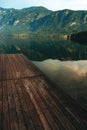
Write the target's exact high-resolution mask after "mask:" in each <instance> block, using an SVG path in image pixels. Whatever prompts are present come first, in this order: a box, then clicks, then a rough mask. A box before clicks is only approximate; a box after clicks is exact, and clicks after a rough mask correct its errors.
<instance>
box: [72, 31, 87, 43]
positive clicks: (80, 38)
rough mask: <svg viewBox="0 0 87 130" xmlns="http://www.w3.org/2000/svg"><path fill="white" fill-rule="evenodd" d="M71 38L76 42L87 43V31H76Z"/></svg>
mask: <svg viewBox="0 0 87 130" xmlns="http://www.w3.org/2000/svg"><path fill="white" fill-rule="evenodd" d="M70 39H71V40H72V41H75V42H79V43H81V44H85V45H87V31H82V32H79V33H74V34H72V35H71V36H70Z"/></svg>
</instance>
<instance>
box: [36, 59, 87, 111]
mask: <svg viewBox="0 0 87 130" xmlns="http://www.w3.org/2000/svg"><path fill="white" fill-rule="evenodd" d="M34 64H36V65H37V66H38V67H39V68H40V69H41V70H42V71H43V72H44V73H45V74H46V75H47V76H48V77H49V78H50V79H52V80H53V81H54V82H55V83H56V84H57V85H58V86H60V87H62V88H63V89H64V90H65V91H66V92H67V93H68V94H70V95H71V96H72V97H73V98H75V99H76V100H77V101H78V102H79V103H80V104H81V105H82V106H83V107H84V108H85V109H87V60H86V61H59V60H52V59H48V60H45V61H43V62H34Z"/></svg>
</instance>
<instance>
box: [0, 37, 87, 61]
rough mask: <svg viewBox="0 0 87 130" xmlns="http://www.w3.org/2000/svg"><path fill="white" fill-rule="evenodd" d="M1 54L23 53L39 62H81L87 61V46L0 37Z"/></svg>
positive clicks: (40, 39)
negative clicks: (52, 60) (57, 60)
mask: <svg viewBox="0 0 87 130" xmlns="http://www.w3.org/2000/svg"><path fill="white" fill-rule="evenodd" d="M43 39H45V40H43ZM0 53H23V54H24V55H26V56H27V57H28V58H29V59H31V60H37V61H42V60H45V59H50V58H52V59H60V60H81V59H87V46H82V45H79V44H77V43H74V42H71V41H66V40H63V39H53V38H52V39H50V38H43V37H24V38H19V37H10V36H0Z"/></svg>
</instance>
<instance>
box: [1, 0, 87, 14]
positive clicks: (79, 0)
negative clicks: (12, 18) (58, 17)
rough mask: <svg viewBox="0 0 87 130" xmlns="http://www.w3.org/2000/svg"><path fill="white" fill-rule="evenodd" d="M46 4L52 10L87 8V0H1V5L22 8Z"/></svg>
mask: <svg viewBox="0 0 87 130" xmlns="http://www.w3.org/2000/svg"><path fill="white" fill-rule="evenodd" d="M31 6H44V7H46V8H48V9H50V10H53V11H56V10H62V9H72V10H87V0H0V7H3V8H16V9H22V8H27V7H31Z"/></svg>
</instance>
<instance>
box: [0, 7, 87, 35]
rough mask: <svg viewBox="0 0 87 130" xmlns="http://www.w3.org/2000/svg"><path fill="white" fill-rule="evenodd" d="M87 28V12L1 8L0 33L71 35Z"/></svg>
mask: <svg viewBox="0 0 87 130" xmlns="http://www.w3.org/2000/svg"><path fill="white" fill-rule="evenodd" d="M86 28H87V11H73V10H68V9H65V10H60V11H51V10H48V9H46V8H44V7H31V8H24V9H20V10H17V9H4V8H0V33H8V34H12V33H18V34H19V33H46V32H47V33H60V34H71V33H74V32H79V31H81V30H82V31H84V30H85V29H86Z"/></svg>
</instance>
